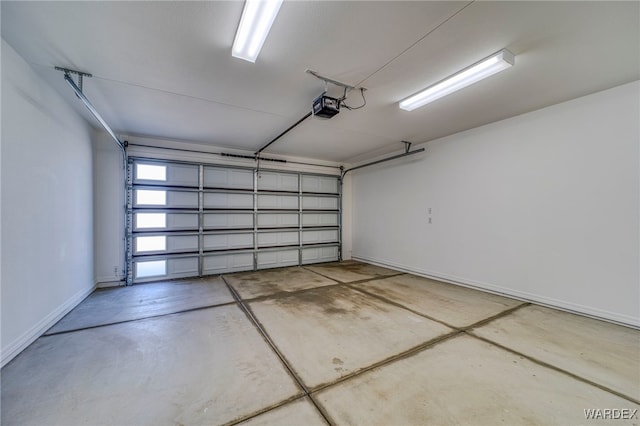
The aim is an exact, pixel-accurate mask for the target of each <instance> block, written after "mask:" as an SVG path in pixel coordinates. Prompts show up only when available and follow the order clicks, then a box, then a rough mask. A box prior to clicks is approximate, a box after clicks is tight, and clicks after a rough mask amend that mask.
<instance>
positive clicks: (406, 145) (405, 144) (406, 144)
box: [402, 141, 411, 153]
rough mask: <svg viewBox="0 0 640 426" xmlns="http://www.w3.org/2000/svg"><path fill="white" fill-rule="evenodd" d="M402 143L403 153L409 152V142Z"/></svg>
mask: <svg viewBox="0 0 640 426" xmlns="http://www.w3.org/2000/svg"><path fill="white" fill-rule="evenodd" d="M402 143H403V144H404V152H405V153H407V152H409V150H410V149H411V142H409V141H402Z"/></svg>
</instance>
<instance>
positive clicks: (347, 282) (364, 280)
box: [302, 266, 407, 284]
mask: <svg viewBox="0 0 640 426" xmlns="http://www.w3.org/2000/svg"><path fill="white" fill-rule="evenodd" d="M302 268H303V269H305V270H307V271H310V272H313V273H314V274H318V275H320V276H321V277H324V278H328V279H330V280H332V281H336V282H338V283H340V284H360V283H366V282H369V281H375V280H383V279H385V278H392V277H398V276H400V275H406V274H407V273H406V272H399V271H398V272H397V273H395V274H391V275H379V276H375V277H371V278H363V279H361V280H356V281H340V280H339V279H336V278H332V277H330V276H328V275H325V274H322V273H320V272H318V271H314V270H313V269H309V268H308V267H306V266H302Z"/></svg>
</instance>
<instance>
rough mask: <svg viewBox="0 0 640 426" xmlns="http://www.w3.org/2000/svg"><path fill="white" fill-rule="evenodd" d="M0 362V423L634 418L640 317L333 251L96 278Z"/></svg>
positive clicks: (639, 394) (638, 404)
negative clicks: (138, 278)
mask: <svg viewBox="0 0 640 426" xmlns="http://www.w3.org/2000/svg"><path fill="white" fill-rule="evenodd" d="M0 379H1V394H2V395H1V397H2V400H1V403H2V405H1V417H0V420H1V423H2V424H3V425H14V424H15V425H94V424H95V425H98V424H104V425H116V424H117V425H147V424H148V425H195V424H207V425H213V424H238V423H239V424H243V425H252V426H256V425H323V424H325V425H326V424H339V425H343V424H344V425H374V424H380V425H418V424H419V425H424V424H436V425H441V424H471V425H496V424H510V425H517V424H544V425H547V424H558V425H565V424H588V425H591V424H616V425H623V424H635V425H637V424H639V423H640V420H639V417H640V415H639V414H638V413H634V410H639V412H640V331H638V330H634V329H630V328H626V327H622V326H617V325H613V324H610V323H606V322H602V321H597V320H594V319H589V318H585V317H581V316H577V315H573V314H568V313H565V312H560V311H556V310H553V309H548V308H543V307H539V306H535V305H531V304H528V303H523V302H520V301H517V300H513V299H509V298H505V297H500V296H495V295H490V294H487V293H483V292H479V291H476V290H471V289H467V288H463V287H458V286H453V285H450V284H445V283H440V282H436V281H433V280H429V279H425V278H420V277H415V276H412V275H408V274H402V273H399V272H397V271H392V270H389V269H385V268H380V267H377V266H373V265H367V264H363V263H358V262H343V263H341V264H338V263H335V264H324V265H313V266H307V267H295V268H286V269H278V270H270V271H260V272H252V273H239V274H232V275H227V276H223V277H210V278H204V279H195V280H178V281H174V282H166V283H155V284H144V285H137V286H133V287H121V288H115V289H106V290H99V291H96V292H95V293H94V294H92V295H91V296H90V297H89V298H87V299H86V300H85V301H84V302H83V303H82V304H80V305H79V306H78V307H77V308H76V309H74V310H73V311H72V312H71V313H69V315H67V316H66V317H65V318H63V319H62V320H61V321H60V322H59V323H58V324H56V325H55V326H54V327H52V328H51V329H50V330H49V332H48V333H47V334H46V335H45V336H43V337H41V338H40V339H38V340H37V341H36V342H35V343H34V344H33V345H31V346H30V347H29V348H27V349H26V350H25V351H24V352H23V353H22V354H20V355H19V356H18V357H16V358H15V359H14V360H13V361H12V362H11V363H9V364H8V365H7V366H5V367H4V368H3V369H2V372H1V376H0ZM592 409H596V410H597V409H600V410H603V411H600V412H597V411H596V412H595V413H596V416H597V417H600V418H596V419H587V418H586V415H585V410H592ZM604 410H612V411H604ZM624 410H628V411H624ZM598 413H599V414H598ZM606 416H610V417H612V418H611V419H607V418H602V417H606ZM614 416H615V418H614ZM620 417H622V418H620ZM624 417H631V418H624Z"/></svg>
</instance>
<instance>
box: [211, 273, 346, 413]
mask: <svg viewBox="0 0 640 426" xmlns="http://www.w3.org/2000/svg"><path fill="white" fill-rule="evenodd" d="M221 278H222V280H223V281H224V283H225V284H226V285H227V288H228V289H229V291H230V292H231V295H232V296H233V298H234V299H235V300H236V302H237V303H238V306H239V307H240V309H241V310H242V311H243V312H244V314H245V315H246V316H247V318H248V319H249V321H251V323H252V324H253V325H254V327H256V329H257V330H258V333H260V335H261V336H262V338H263V339H264V340H265V342H267V344H268V345H269V347H271V350H272V351H273V352H274V353H275V354H276V356H277V357H278V358H279V359H280V362H282V365H283V366H284V367H285V369H286V370H287V372H288V373H289V375H290V376H291V378H293V380H294V381H295V382H296V383H297V384H298V386H299V387H300V389H302V391H303V393H304V395H302V397H308V398H309V400H310V401H311V403H312V404H313V405H314V407H316V410H318V412H319V413H320V415H321V416H322V418H323V419H324V420H325V421H326V422H327V424H329V425H334V424H335V423H334V422H333V421H331V420H330V417H329V415H328V414H327V413H326V411H325V410H324V408H323V407H322V406H321V405H320V404H318V403H317V402H316V401H315V399H314V398H313V397H312V396H311V392H309V389H307V387H306V386H305V384H304V383H303V381H302V379H301V378H300V377H298V375H297V374H296V372H295V371H294V369H293V368H292V367H291V365H290V364H289V362H288V361H287V359H286V358H285V356H284V355H283V354H282V352H280V350H279V349H278V347H277V346H276V344H275V342H274V341H273V340H272V339H271V337H270V336H269V334H268V333H267V331H266V329H265V328H264V326H263V325H262V324H261V323H260V321H259V320H258V318H256V316H255V315H254V314H253V311H252V310H251V308H250V307H249V306H247V305H246V304H245V303H244V301H243V300H242V298H241V297H240V295H239V294H238V293H237V292H236V290H235V289H234V288H233V287H232V286H231V285H230V284H229V283H228V282H227V280H226V279H225V278H224V276H222V277H221ZM297 398H298V397H296V398H294V400H295V399H297ZM286 402H289V401H283V402H282V404H278V405H277V406H274V407H269V408H268V409H265V410H261V411H260V412H257V413H252V414H251V415H249V416H246V417H243V418H242V419H238V420H237V421H234V423H233V424H236V423H239V422H242V421H245V420H248V419H249V418H253V417H255V416H257V415H259V414H262V413H264V412H266V411H269V410H272V409H274V408H277V407H279V406H281V405H284V404H285V403H286Z"/></svg>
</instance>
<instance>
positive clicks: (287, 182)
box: [258, 172, 298, 192]
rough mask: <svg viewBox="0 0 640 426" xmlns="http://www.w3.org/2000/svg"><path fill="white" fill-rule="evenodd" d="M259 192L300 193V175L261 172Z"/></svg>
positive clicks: (259, 175)
mask: <svg viewBox="0 0 640 426" xmlns="http://www.w3.org/2000/svg"><path fill="white" fill-rule="evenodd" d="M258 190H259V191H287V192H298V175H297V174H292V173H277V172H260V173H259V174H258Z"/></svg>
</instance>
